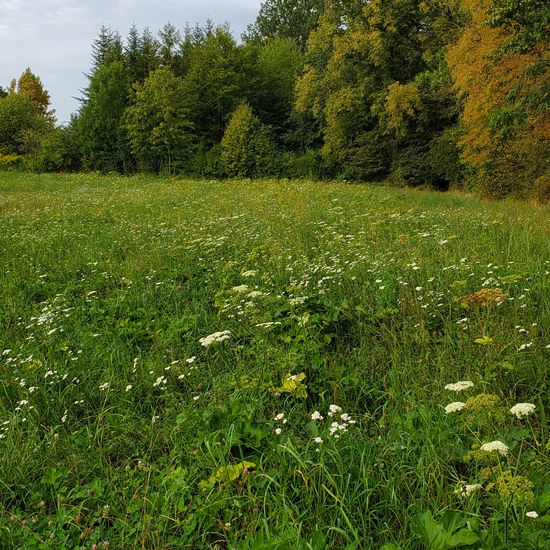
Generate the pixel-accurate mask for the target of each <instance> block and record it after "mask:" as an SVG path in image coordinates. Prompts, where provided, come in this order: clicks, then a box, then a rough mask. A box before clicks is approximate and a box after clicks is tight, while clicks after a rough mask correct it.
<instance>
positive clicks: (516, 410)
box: [510, 403, 536, 418]
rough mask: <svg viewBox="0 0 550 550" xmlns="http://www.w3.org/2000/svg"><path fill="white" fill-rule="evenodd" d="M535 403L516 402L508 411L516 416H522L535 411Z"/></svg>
mask: <svg viewBox="0 0 550 550" xmlns="http://www.w3.org/2000/svg"><path fill="white" fill-rule="evenodd" d="M535 408H536V407H535V405H533V403H518V404H517V405H514V406H513V407H512V408H511V409H510V412H511V413H512V414H515V415H516V416H517V417H518V418H523V417H524V416H529V415H530V414H531V413H533V412H535Z"/></svg>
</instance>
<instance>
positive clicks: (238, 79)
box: [184, 27, 250, 148]
mask: <svg viewBox="0 0 550 550" xmlns="http://www.w3.org/2000/svg"><path fill="white" fill-rule="evenodd" d="M189 54H190V65H191V68H190V70H189V72H188V73H187V75H186V76H185V79H184V91H185V96H186V102H187V105H188V108H189V116H190V119H191V121H192V122H193V124H194V128H195V133H196V136H197V138H198V141H199V142H200V143H201V144H203V145H204V146H206V147H207V148H209V147H211V146H213V145H216V144H217V143H219V142H220V140H221V138H222V136H223V131H224V127H225V124H226V123H227V121H228V119H229V116H230V115H231V113H232V112H233V110H234V109H235V107H236V106H237V105H238V104H239V102H240V101H242V100H243V99H245V98H246V96H247V94H246V92H247V81H248V75H249V74H250V67H249V66H248V63H247V58H246V56H245V55H244V51H243V49H242V48H239V46H238V45H237V43H236V42H235V39H234V38H233V37H232V36H231V33H230V32H229V30H228V29H227V28H225V27H216V28H215V29H214V30H212V31H207V32H206V36H205V38H204V41H203V42H202V44H200V45H199V46H197V47H194V48H192V49H191V51H190V52H189Z"/></svg>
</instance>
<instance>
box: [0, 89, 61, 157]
mask: <svg viewBox="0 0 550 550" xmlns="http://www.w3.org/2000/svg"><path fill="white" fill-rule="evenodd" d="M52 127H53V121H52V119H51V118H50V117H47V116H44V113H43V112H42V111H41V109H40V106H39V105H38V104H37V103H36V101H34V100H33V99H31V98H29V97H28V96H26V95H23V94H20V93H13V94H9V95H7V96H6V97H3V98H0V154H4V155H9V154H15V155H23V154H25V153H28V152H30V150H31V149H32V146H33V144H34V143H35V142H36V136H37V135H39V134H42V133H45V132H47V131H49V130H50V129H51V128H52Z"/></svg>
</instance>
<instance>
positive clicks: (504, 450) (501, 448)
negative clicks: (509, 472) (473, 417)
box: [480, 440, 509, 455]
mask: <svg viewBox="0 0 550 550" xmlns="http://www.w3.org/2000/svg"><path fill="white" fill-rule="evenodd" d="M480 450H481V451H485V452H486V453H492V452H494V451H497V452H499V453H500V454H501V455H506V454H508V451H509V449H508V447H507V446H506V445H505V444H504V443H503V442H502V441H498V440H497V441H491V442H489V443H484V444H483V445H482V446H481V447H480Z"/></svg>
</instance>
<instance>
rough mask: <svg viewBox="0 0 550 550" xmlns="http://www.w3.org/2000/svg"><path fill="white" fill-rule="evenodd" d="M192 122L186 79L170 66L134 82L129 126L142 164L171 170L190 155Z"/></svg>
mask: <svg viewBox="0 0 550 550" xmlns="http://www.w3.org/2000/svg"><path fill="white" fill-rule="evenodd" d="M192 126H193V125H192V123H191V122H190V121H189V119H188V109H187V106H186V104H185V96H184V93H183V82H182V80H181V79H180V78H178V77H177V76H175V75H174V73H173V72H172V70H171V69H170V68H169V67H162V68H160V69H157V70H156V71H153V72H152V73H150V74H149V76H148V78H147V79H146V80H145V82H144V83H143V84H139V83H137V84H135V85H134V92H133V97H132V102H131V105H130V106H129V107H128V109H127V110H126V115H125V128H126V130H127V132H128V138H129V143H130V147H131V150H132V153H133V154H134V156H135V158H136V160H137V162H138V165H139V167H140V168H142V169H144V170H148V171H154V172H160V171H162V172H168V173H171V172H172V171H173V170H174V168H175V167H177V166H178V164H179V163H181V162H182V161H183V160H184V159H186V158H187V157H188V155H189V147H190V145H191V140H192V134H191V129H192Z"/></svg>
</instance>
